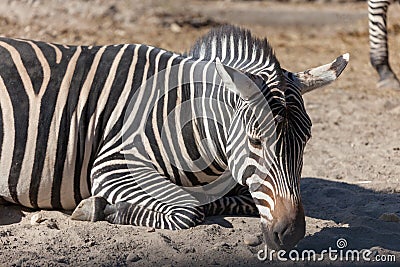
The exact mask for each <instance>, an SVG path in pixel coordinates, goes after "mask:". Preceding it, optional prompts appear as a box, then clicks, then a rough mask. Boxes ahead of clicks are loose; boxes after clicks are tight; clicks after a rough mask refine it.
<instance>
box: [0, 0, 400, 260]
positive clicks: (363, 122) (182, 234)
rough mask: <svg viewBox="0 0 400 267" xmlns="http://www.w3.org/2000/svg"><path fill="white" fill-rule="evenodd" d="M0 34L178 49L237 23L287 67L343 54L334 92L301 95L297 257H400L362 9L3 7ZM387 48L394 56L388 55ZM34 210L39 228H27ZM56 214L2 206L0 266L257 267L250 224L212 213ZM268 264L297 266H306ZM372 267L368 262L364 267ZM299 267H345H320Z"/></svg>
mask: <svg viewBox="0 0 400 267" xmlns="http://www.w3.org/2000/svg"><path fill="white" fill-rule="evenodd" d="M0 11H1V13H0V14H1V15H0V32H1V34H2V35H5V36H11V37H23V38H32V39H36V40H44V41H51V42H59V43H68V44H87V45H91V44H110V43H147V44H151V45H154V46H159V47H163V48H166V49H170V50H173V51H177V52H183V51H185V50H186V49H188V48H189V47H190V44H191V43H193V42H194V40H195V39H196V38H197V37H199V36H200V35H202V34H203V33H205V32H206V31H207V30H208V29H209V28H210V27H211V26H213V25H218V24H221V23H227V22H229V23H235V24H239V25H242V26H246V27H248V28H250V29H251V30H252V31H253V32H254V33H256V34H257V35H259V36H268V38H269V39H270V42H271V43H272V45H273V46H274V48H275V50H276V54H277V57H278V58H279V59H280V61H281V65H282V66H283V67H285V68H287V69H290V70H293V71H299V70H302V69H304V68H307V67H311V66H317V65H320V64H324V63H328V62H330V61H331V60H332V59H334V58H335V57H336V56H338V55H340V54H343V53H345V52H350V54H351V60H350V64H349V66H348V67H347V69H346V71H345V72H344V74H343V75H342V77H341V78H340V79H339V81H337V82H336V83H334V84H333V85H331V86H329V87H326V88H323V89H320V90H317V91H314V92H312V93H310V94H308V95H306V96H305V97H304V98H305V102H306V107H307V110H308V112H309V115H310V117H311V118H312V121H313V138H312V139H311V140H310V142H309V144H308V146H307V148H306V151H305V155H304V169H303V178H302V181H301V186H302V188H301V189H302V197H303V201H304V207H305V210H306V216H307V217H306V221H307V235H306V237H305V238H304V239H303V240H302V241H301V242H300V243H299V244H298V246H297V250H298V251H300V253H301V251H303V250H305V249H314V250H316V251H317V252H318V253H320V252H321V251H322V250H323V249H328V248H329V247H331V248H332V249H337V247H336V241H337V239H339V238H344V239H346V240H347V247H346V248H347V249H358V250H361V249H369V250H371V251H372V255H371V259H375V255H389V254H391V255H395V257H397V262H399V261H400V222H386V221H383V220H380V219H379V217H380V216H381V215H382V214H383V213H392V214H397V215H398V216H400V138H399V137H400V92H394V91H391V90H377V89H375V83H376V79H377V75H376V73H375V72H374V70H373V69H372V67H371V66H370V64H369V59H368V29H367V15H366V4H365V3H342V4H323V3H313V4H304V3H294V4H293V3H285V4H280V3H276V2H270V1H265V2H248V1H245V2H240V1H239V2H229V1H223V2H215V1H182V0H178V1H162V0H153V1H139V0H134V1H116V0H112V1H106V0H99V1H83V0H82V1H79V0H70V1H1V3H0ZM399 11H400V7H399V6H393V7H392V8H391V10H390V14H389V17H390V18H389V23H390V27H389V29H390V46H391V56H392V57H391V62H392V66H393V68H394V69H395V71H396V72H397V73H398V74H399V75H400V64H399V63H400V54H399V53H397V52H396V51H398V49H399V48H400V12H399ZM396 49H397V50H396ZM37 213H40V214H41V216H42V217H43V219H44V221H43V222H41V223H40V224H38V225H31V223H30V221H31V217H32V216H34V215H35V214H37ZM68 216H69V215H68V214H67V213H62V212H59V211H40V212H38V211H29V210H25V209H21V208H19V207H15V206H0V266H66V265H71V266H159V265H160V266H186V265H192V266H210V265H221V266H247V265H248V266H265V265H268V264H270V262H269V261H267V262H260V261H259V260H258V259H257V252H258V251H259V250H260V249H262V248H263V245H259V246H256V247H250V246H247V245H245V244H244V242H243V239H244V237H245V236H247V235H250V236H255V235H259V234H260V228H259V223H258V221H259V219H258V218H251V217H210V218H208V220H207V221H206V223H205V224H204V225H200V226H197V227H195V228H192V229H189V230H184V231H167V230H155V231H151V230H150V229H147V228H144V227H131V226H120V225H111V224H108V223H106V222H97V223H88V222H76V221H71V220H69V219H68ZM274 263H275V264H281V265H286V264H294V265H304V262H300V263H296V262H292V261H289V262H283V263H282V262H279V261H276V260H275V261H274ZM374 263H375V264H376V263H377V262H374ZM307 264H311V265H312V264H321V265H326V264H328V265H343V264H349V262H340V261H329V259H327V258H325V261H324V262H323V263H321V262H319V263H314V262H307Z"/></svg>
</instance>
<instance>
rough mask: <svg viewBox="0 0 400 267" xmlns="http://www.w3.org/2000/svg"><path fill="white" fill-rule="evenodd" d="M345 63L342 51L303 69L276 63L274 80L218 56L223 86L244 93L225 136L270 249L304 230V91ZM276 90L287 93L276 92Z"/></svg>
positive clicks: (307, 131) (290, 242)
mask: <svg viewBox="0 0 400 267" xmlns="http://www.w3.org/2000/svg"><path fill="white" fill-rule="evenodd" d="M347 62H348V55H343V56H341V57H339V58H337V59H336V60H335V61H334V62H332V63H330V64H327V65H324V66H321V67H318V68H313V69H310V70H307V71H305V72H300V73H291V72H288V71H285V70H282V69H279V65H276V66H275V67H276V68H278V69H275V70H274V71H273V72H275V73H276V79H271V77H270V78H268V79H265V78H266V76H264V75H252V74H249V73H245V72H242V71H239V70H236V69H234V68H231V67H228V66H224V65H223V64H222V63H220V62H219V61H218V59H217V62H216V68H217V71H218V73H219V75H220V77H221V79H222V80H223V82H224V84H225V86H226V87H227V88H228V89H229V90H231V91H233V92H234V93H235V94H237V95H239V96H240V100H239V102H240V104H239V105H238V108H237V110H236V113H235V116H234V117H233V119H232V124H231V127H230V129H229V133H228V139H227V149H226V153H227V156H228V164H229V169H230V171H231V172H232V176H233V177H234V178H235V179H237V181H238V182H239V183H240V184H242V185H246V186H248V187H249V191H250V193H251V195H252V197H253V199H254V201H255V204H256V206H257V208H258V211H259V213H260V216H261V222H262V224H261V225H262V228H263V234H264V238H265V241H266V243H267V244H268V245H269V246H270V247H271V248H274V249H290V248H292V247H293V246H295V245H296V244H297V242H298V241H299V240H300V239H302V238H303V237H304V234H305V216H304V210H303V205H302V203H301V196H300V176H301V170H302V166H303V151H304V148H305V146H306V143H307V141H308V140H309V138H310V137H311V120H310V118H309V116H308V114H307V112H306V110H305V107H304V102H303V99H302V94H304V93H306V92H308V91H311V90H313V89H316V88H318V87H320V86H323V85H326V84H328V83H330V82H332V81H334V80H335V79H336V78H337V77H338V76H339V75H340V73H341V72H342V71H343V69H344V68H345V66H346V65H347ZM278 73H282V75H283V76H282V78H283V80H279V79H281V78H279V77H278V76H279V75H278ZM275 90H276V91H277V92H283V94H282V95H281V96H279V93H278V94H274V93H273V92H274V91H275Z"/></svg>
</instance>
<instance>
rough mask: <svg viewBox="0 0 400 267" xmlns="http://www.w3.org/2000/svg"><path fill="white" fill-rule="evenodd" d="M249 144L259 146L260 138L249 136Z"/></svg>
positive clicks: (260, 143)
mask: <svg viewBox="0 0 400 267" xmlns="http://www.w3.org/2000/svg"><path fill="white" fill-rule="evenodd" d="M249 142H250V145H252V146H253V147H256V148H261V145H262V140H261V139H258V138H254V137H249Z"/></svg>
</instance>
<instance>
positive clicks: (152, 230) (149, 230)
mask: <svg viewBox="0 0 400 267" xmlns="http://www.w3.org/2000/svg"><path fill="white" fill-rule="evenodd" d="M155 231H156V229H154V227H152V228H149V229H147V232H148V233H153V232H155Z"/></svg>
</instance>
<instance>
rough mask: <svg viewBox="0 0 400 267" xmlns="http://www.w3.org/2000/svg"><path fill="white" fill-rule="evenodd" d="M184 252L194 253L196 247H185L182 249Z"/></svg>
mask: <svg viewBox="0 0 400 267" xmlns="http://www.w3.org/2000/svg"><path fill="white" fill-rule="evenodd" d="M183 252H184V253H186V254H187V253H195V252H196V249H195V248H193V247H190V248H185V250H184V251H183Z"/></svg>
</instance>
